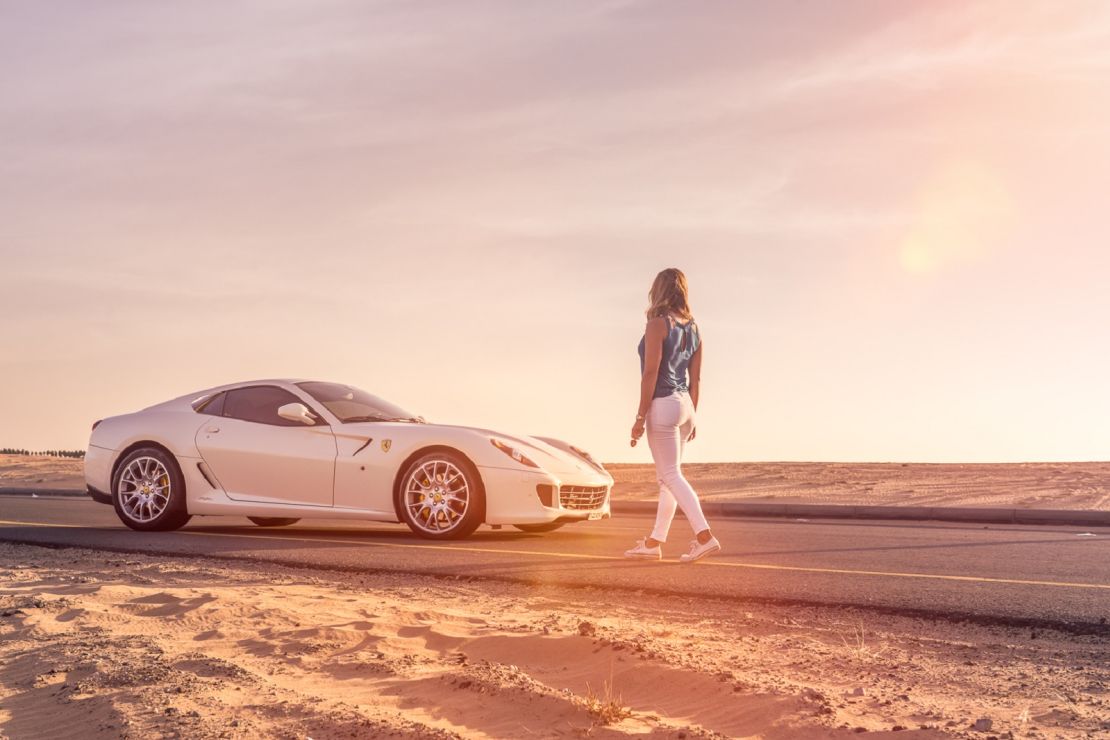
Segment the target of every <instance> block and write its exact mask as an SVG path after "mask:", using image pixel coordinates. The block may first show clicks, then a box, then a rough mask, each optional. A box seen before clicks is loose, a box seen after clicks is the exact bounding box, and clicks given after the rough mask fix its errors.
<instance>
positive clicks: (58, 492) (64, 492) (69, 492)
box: [0, 488, 89, 496]
mask: <svg viewBox="0 0 1110 740" xmlns="http://www.w3.org/2000/svg"><path fill="white" fill-rule="evenodd" d="M32 494H34V495H36V496H88V495H89V494H88V493H86V492H85V489H84V488H0V496H30V495H32Z"/></svg>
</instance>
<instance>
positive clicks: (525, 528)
mask: <svg viewBox="0 0 1110 740" xmlns="http://www.w3.org/2000/svg"><path fill="white" fill-rule="evenodd" d="M564 524H566V522H544V523H543V524H514V525H513V526H514V527H516V528H517V529H519V530H520V531H521V532H532V533H536V532H554V531H555V530H556V529H558V528H559V527H561V526H563V525H564Z"/></svg>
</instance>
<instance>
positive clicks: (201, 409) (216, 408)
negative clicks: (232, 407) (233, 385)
mask: <svg viewBox="0 0 1110 740" xmlns="http://www.w3.org/2000/svg"><path fill="white" fill-rule="evenodd" d="M226 397H227V394H226V393H217V394H216V395H214V396H212V397H211V398H209V399H208V400H207V401H205V402H204V403H202V404H200V405H199V406H197V413H198V414H210V415H211V416H223V414H224V399H225V398H226Z"/></svg>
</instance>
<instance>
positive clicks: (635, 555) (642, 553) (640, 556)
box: [624, 537, 663, 560]
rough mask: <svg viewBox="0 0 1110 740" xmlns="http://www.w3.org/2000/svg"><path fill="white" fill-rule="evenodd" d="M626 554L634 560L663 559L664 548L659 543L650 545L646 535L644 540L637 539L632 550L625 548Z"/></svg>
mask: <svg viewBox="0 0 1110 740" xmlns="http://www.w3.org/2000/svg"><path fill="white" fill-rule="evenodd" d="M624 556H625V557H626V558H632V559H633V560H662V559H663V550H662V548H660V547H659V545H656V546H655V547H648V546H647V537H645V538H644V539H642V540H636V546H635V547H633V548H632V549H631V550H625V551H624Z"/></svg>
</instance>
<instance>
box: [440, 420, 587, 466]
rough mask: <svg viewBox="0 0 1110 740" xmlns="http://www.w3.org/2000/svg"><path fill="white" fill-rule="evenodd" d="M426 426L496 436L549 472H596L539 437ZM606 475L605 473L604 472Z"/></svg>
mask: <svg viewBox="0 0 1110 740" xmlns="http://www.w3.org/2000/svg"><path fill="white" fill-rule="evenodd" d="M428 426H434V427H440V428H444V429H464V430H466V431H468V432H473V433H475V434H477V435H479V436H482V437H485V438H490V437H496V438H498V439H501V440H504V441H505V442H508V443H509V444H511V445H513V446H514V447H518V448H520V451H521V452H523V453H524V454H525V455H527V456H528V457H529V458H531V459H532V461H533V462H535V463H536V464H537V465H539V466H540V467H541V468H542V469H544V470H546V471H548V472H549V473H555V474H563V475H568V474H575V473H583V472H586V473H591V474H598V471H597V470H596V469H594V468H593V467H592V466H591V465H590V464H589V463H588V462H586V461H585V460H583V459H582V458H580V457H579V456H578V455H576V454H574V453H573V452H571V451H570V450H565V449H563V448H561V447H557V446H555V445H553V444H551V443H550V442H548V441H546V440H544V439H541V438H539V437H531V436H527V435H521V434H507V433H505V432H499V431H497V430H495V429H483V428H481V427H468V426H462V425H452V424H429V425H428ZM605 475H607V473H606V474H605Z"/></svg>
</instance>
